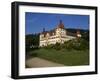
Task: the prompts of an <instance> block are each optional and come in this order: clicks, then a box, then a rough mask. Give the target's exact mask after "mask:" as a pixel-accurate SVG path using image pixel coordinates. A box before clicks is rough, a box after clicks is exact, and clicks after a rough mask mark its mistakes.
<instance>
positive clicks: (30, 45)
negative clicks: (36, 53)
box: [25, 34, 39, 52]
mask: <svg viewBox="0 0 100 81" xmlns="http://www.w3.org/2000/svg"><path fill="white" fill-rule="evenodd" d="M25 44H26V52H28V51H31V50H34V49H37V48H38V45H39V34H29V35H26V37H25Z"/></svg>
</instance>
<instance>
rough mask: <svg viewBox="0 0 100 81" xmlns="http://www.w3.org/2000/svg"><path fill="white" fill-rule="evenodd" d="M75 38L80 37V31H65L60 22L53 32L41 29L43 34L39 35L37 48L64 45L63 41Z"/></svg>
mask: <svg viewBox="0 0 100 81" xmlns="http://www.w3.org/2000/svg"><path fill="white" fill-rule="evenodd" d="M77 37H78V38H79V37H81V34H80V31H79V30H77V31H76V33H72V32H69V31H67V29H65V27H64V24H63V23H62V21H61V20H60V22H59V24H58V25H57V27H56V28H54V29H53V30H50V31H45V29H43V32H41V33H40V38H39V39H40V41H39V46H40V47H43V46H47V45H50V44H56V43H64V42H65V41H68V40H72V39H75V38H77Z"/></svg>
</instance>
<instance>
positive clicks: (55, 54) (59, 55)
mask: <svg viewBox="0 0 100 81" xmlns="http://www.w3.org/2000/svg"><path fill="white" fill-rule="evenodd" d="M31 56H32V57H34V56H37V57H40V58H43V59H47V60H50V61H53V62H57V63H61V64H64V65H67V66H77V65H89V51H88V50H84V51H82V50H81V51H79V50H65V49H62V50H55V49H45V48H40V49H38V50H34V51H31Z"/></svg>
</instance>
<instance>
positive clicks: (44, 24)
mask: <svg viewBox="0 0 100 81" xmlns="http://www.w3.org/2000/svg"><path fill="white" fill-rule="evenodd" d="M60 20H62V22H63V24H64V27H65V28H66V29H67V28H73V29H89V15H72V14H51V13H33V12H26V13H25V32H26V34H35V33H40V32H42V31H43V28H45V30H46V31H49V30H52V29H54V28H56V27H57V25H58V24H59V22H60Z"/></svg>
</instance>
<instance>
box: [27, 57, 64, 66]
mask: <svg viewBox="0 0 100 81" xmlns="http://www.w3.org/2000/svg"><path fill="white" fill-rule="evenodd" d="M26 66H28V67H30V68H33V67H57V66H64V65H63V64H59V63H55V62H52V61H48V60H45V59H42V58H38V57H34V58H31V59H28V60H26Z"/></svg>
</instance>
